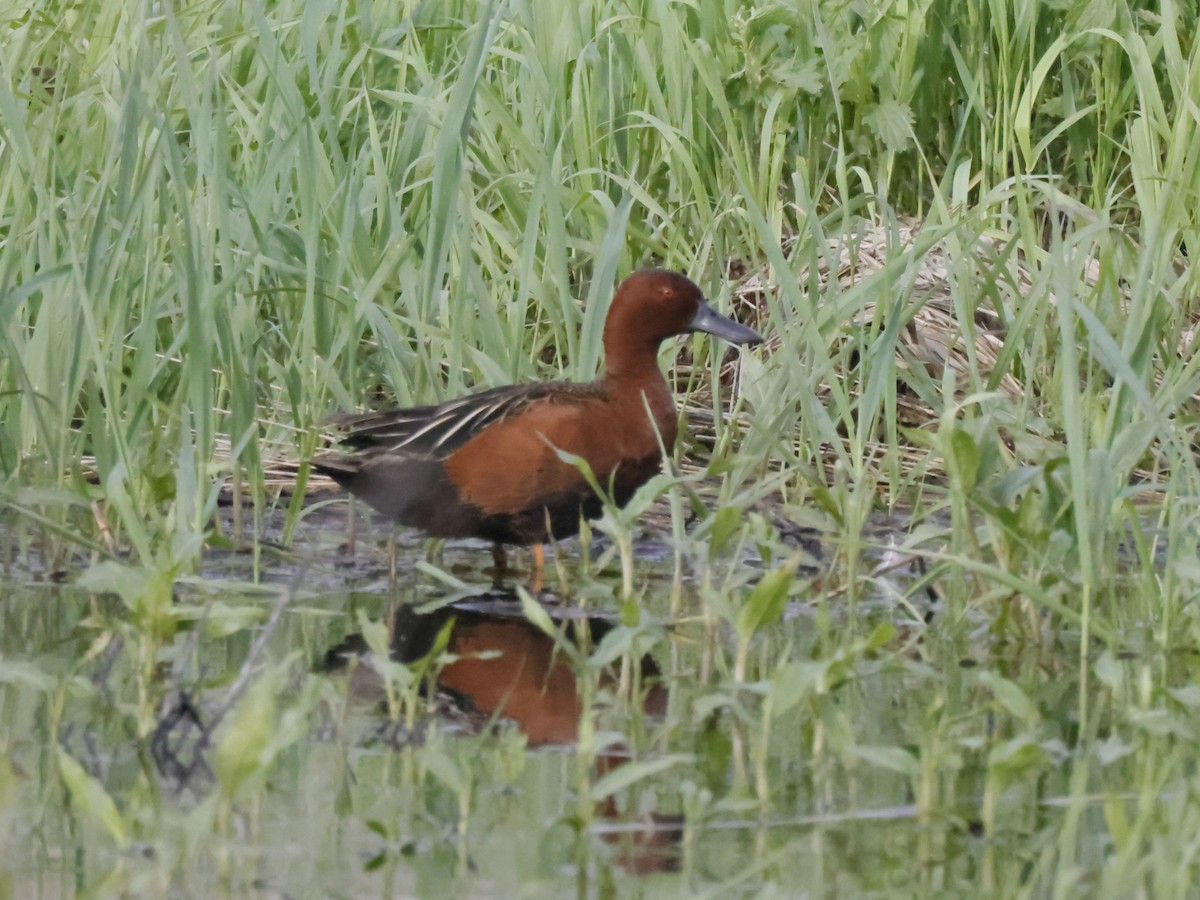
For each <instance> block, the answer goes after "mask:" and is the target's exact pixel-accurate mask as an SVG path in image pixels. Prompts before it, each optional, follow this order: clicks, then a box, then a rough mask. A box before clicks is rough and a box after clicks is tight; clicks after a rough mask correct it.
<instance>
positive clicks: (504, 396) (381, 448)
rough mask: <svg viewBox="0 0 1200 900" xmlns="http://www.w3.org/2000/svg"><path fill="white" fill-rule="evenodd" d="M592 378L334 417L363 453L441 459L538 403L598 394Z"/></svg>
mask: <svg viewBox="0 0 1200 900" xmlns="http://www.w3.org/2000/svg"><path fill="white" fill-rule="evenodd" d="M598 390H599V388H598V386H597V385H596V384H595V383H589V384H576V383H573V382H567V381H549V382H546V381H543V382H532V383H530V384H520V385H507V386H505V387H498V388H492V389H490V390H486V391H480V392H479V393H476V394H468V395H467V396H465V397H460V398H458V399H456V400H447V401H446V402H445V403H439V404H437V405H435V406H414V407H410V408H408V409H395V410H387V411H384V412H374V413H349V414H346V415H340V416H336V417H334V418H333V419H332V423H333V424H334V425H335V426H336V427H337V428H339V429H340V430H341V431H342V437H341V440H342V443H344V444H348V445H349V446H351V447H354V448H356V449H359V450H363V451H366V452H367V453H371V454H375V453H388V454H400V455H405V456H418V457H425V458H430V459H440V458H445V457H446V456H448V455H449V454H451V453H453V452H454V451H455V450H457V449H458V448H459V447H461V446H462V445H463V444H465V443H466V442H467V441H469V440H470V439H471V438H473V437H474V436H475V435H477V434H479V433H480V432H481V431H483V430H484V429H485V428H487V427H488V426H489V425H494V424H496V423H497V422H502V421H504V420H505V419H509V418H511V417H513V416H516V415H519V414H520V413H522V412H523V411H525V410H527V409H529V408H530V407H531V406H534V405H536V404H541V403H562V402H571V401H574V400H580V399H584V398H587V397H591V396H594V395H596V394H597V393H598Z"/></svg>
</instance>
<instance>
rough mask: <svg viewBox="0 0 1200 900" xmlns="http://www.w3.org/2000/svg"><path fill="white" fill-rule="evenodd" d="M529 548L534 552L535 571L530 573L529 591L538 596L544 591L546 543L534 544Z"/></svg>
mask: <svg viewBox="0 0 1200 900" xmlns="http://www.w3.org/2000/svg"><path fill="white" fill-rule="evenodd" d="M529 549H530V552H531V553H532V554H533V571H532V572H531V573H530V575H529V591H530V593H532V594H533V595H534V596H535V597H536V596H537V595H538V594H540V593H541V592H542V572H543V570H544V569H545V568H546V545H545V544H534V545H533V546H532V547H530V548H529Z"/></svg>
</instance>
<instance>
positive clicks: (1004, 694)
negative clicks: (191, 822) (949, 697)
mask: <svg viewBox="0 0 1200 900" xmlns="http://www.w3.org/2000/svg"><path fill="white" fill-rule="evenodd" d="M979 683H980V684H982V685H984V686H985V687H986V688H988V689H989V690H990V691H991V692H992V696H994V697H995V698H996V700H997V701H998V702H999V703H1000V705H1001V706H1003V707H1004V708H1005V709H1006V710H1008V711H1009V712H1010V713H1012V715H1014V716H1016V717H1017V718H1018V719H1020V720H1021V721H1022V722H1024V723H1025V724H1026V725H1030V726H1033V725H1036V724H1037V723H1038V722H1039V721H1040V720H1041V715H1040V714H1039V713H1038V709H1037V707H1036V706H1035V705H1034V704H1033V701H1031V700H1030V699H1029V696H1028V695H1027V694H1026V693H1025V692H1024V691H1023V690H1021V688H1020V687H1018V686H1017V685H1016V684H1015V683H1013V682H1011V681H1009V680H1008V679H1007V678H1002V677H1001V676H999V675H996V674H994V673H992V672H982V673H980V675H979Z"/></svg>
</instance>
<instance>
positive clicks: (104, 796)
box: [57, 747, 129, 850]
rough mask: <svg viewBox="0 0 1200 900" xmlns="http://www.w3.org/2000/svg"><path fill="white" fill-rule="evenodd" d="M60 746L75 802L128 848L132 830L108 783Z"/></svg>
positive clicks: (60, 757) (65, 776)
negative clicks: (103, 781)
mask: <svg viewBox="0 0 1200 900" xmlns="http://www.w3.org/2000/svg"><path fill="white" fill-rule="evenodd" d="M57 749H58V772H59V775H61V776H62V780H63V784H64V785H66V788H67V791H68V792H69V793H70V795H71V800H72V802H73V803H74V804H75V805H76V806H77V807H78V808H79V811H80V812H82V813H83V814H84V815H85V816H87V817H88V818H89V819H92V820H94V821H95V822H98V823H99V824H100V825H102V826H103V827H104V830H105V831H107V832H108V833H109V835H110V836H111V837H112V839H113V840H114V841H116V843H117V846H119V847H120V848H121V849H122V850H124V849H125V848H126V847H127V846H129V833H128V831H126V829H125V820H124V819H123V818H121V813H120V811H119V810H118V809H117V804H116V803H114V802H113V799H112V797H110V796H109V794H108V791H106V790H105V789H104V785H103V784H101V783H100V781H99V780H98V779H96V778H93V777H92V776H91V775H89V774H88V773H87V772H86V771H85V770H84V768H83V766H81V765H80V764H79V763H78V762H76V761H75V759H74V758H73V757H72V756H71V755H70V754H69V753H67V751H66V750H64V749H63V748H62V747H59V748H57Z"/></svg>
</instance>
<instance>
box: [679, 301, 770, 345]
mask: <svg viewBox="0 0 1200 900" xmlns="http://www.w3.org/2000/svg"><path fill="white" fill-rule="evenodd" d="M688 331H703V332H704V333H705V334H711V335H714V336H715V337H719V338H723V339H724V340H727V341H731V342H733V343H735V344H761V343H762V342H763V339H762V335H761V334H759V333H758V332H757V331H755V330H754V329H753V328H748V327H746V326H745V325H743V324H742V323H741V322H735V321H734V320H733V319H730V318H729V317H728V316H723V315H721V314H720V313H719V312H717V311H716V310H715V309H713V308H712V307H711V306H709V305H708V304H707V303H701V304H700V308H699V309H697V310H696V314H695V315H694V316H692V321H691V322H689V323H688Z"/></svg>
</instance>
